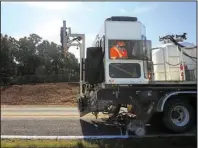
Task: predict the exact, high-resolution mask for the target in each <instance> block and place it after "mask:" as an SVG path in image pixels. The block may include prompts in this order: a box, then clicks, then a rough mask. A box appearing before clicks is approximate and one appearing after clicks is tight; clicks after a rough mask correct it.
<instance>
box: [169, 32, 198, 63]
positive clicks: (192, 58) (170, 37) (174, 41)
mask: <svg viewBox="0 0 198 148" xmlns="http://www.w3.org/2000/svg"><path fill="white" fill-rule="evenodd" d="M165 38H166V39H170V40H171V41H172V42H173V43H174V44H175V45H177V46H178V49H179V51H180V52H182V51H181V48H184V49H193V48H197V46H195V47H193V48H192V47H191V48H186V47H185V46H183V45H181V44H179V43H178V42H177V41H176V40H175V39H174V38H173V37H172V36H170V35H167V36H166V37H165ZM183 54H184V55H185V56H187V57H189V58H191V60H193V61H194V62H196V61H195V60H194V59H197V58H196V57H193V56H190V55H188V54H187V53H186V52H185V51H183Z"/></svg>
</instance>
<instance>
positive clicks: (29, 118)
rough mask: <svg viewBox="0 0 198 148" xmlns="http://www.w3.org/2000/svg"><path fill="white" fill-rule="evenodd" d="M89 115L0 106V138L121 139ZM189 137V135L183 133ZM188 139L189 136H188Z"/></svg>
mask: <svg viewBox="0 0 198 148" xmlns="http://www.w3.org/2000/svg"><path fill="white" fill-rule="evenodd" d="M105 117H107V116H104V115H99V119H97V120H96V119H95V117H94V116H93V115H91V114H88V115H86V116H85V117H83V118H80V117H79V113H78V110H77V108H69V107H63V106H62V107H60V106H57V107H35V106H11V107H9V106H7V107H5V106H2V107H1V135H25V136H97V135H121V134H122V133H121V130H120V129H119V128H116V127H112V126H106V125H103V124H95V123H100V121H102V118H105ZM147 135H150V136H153V135H164V136H165V135H166V136H168V135H170V133H169V132H168V131H167V130H166V129H164V128H162V127H158V128H156V127H155V128H153V127H152V125H151V126H148V127H147ZM187 135H189V133H187ZM190 135H191V133H190Z"/></svg>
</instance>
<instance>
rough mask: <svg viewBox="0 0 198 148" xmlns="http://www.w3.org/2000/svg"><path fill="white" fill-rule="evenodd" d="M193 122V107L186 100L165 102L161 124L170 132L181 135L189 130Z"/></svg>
mask: <svg viewBox="0 0 198 148" xmlns="http://www.w3.org/2000/svg"><path fill="white" fill-rule="evenodd" d="M194 121H195V112H194V109H193V107H192V106H191V105H190V104H189V103H188V101H186V100H182V99H174V100H170V101H168V102H167V104H166V105H165V109H164V117H163V122H164V125H165V126H166V127H167V128H168V129H169V130H171V131H173V132H177V133H183V132H187V131H188V130H190V129H191V128H192V127H193V125H194Z"/></svg>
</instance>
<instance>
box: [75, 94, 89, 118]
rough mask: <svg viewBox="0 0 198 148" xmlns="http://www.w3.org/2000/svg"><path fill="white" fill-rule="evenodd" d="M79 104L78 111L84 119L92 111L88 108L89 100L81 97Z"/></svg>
mask: <svg viewBox="0 0 198 148" xmlns="http://www.w3.org/2000/svg"><path fill="white" fill-rule="evenodd" d="M77 103H78V110H79V113H80V117H84V116H85V115H87V114H89V113H90V109H89V108H88V102H87V98H85V97H79V98H78V101H77Z"/></svg>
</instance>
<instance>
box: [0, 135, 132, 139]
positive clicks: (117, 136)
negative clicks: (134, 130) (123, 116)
mask: <svg viewBox="0 0 198 148" xmlns="http://www.w3.org/2000/svg"><path fill="white" fill-rule="evenodd" d="M116 138H119V139H124V138H125V139H126V138H129V137H128V136H121V135H115V136H112V135H109V136H108V135H107V136H19V135H1V139H116Z"/></svg>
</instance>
